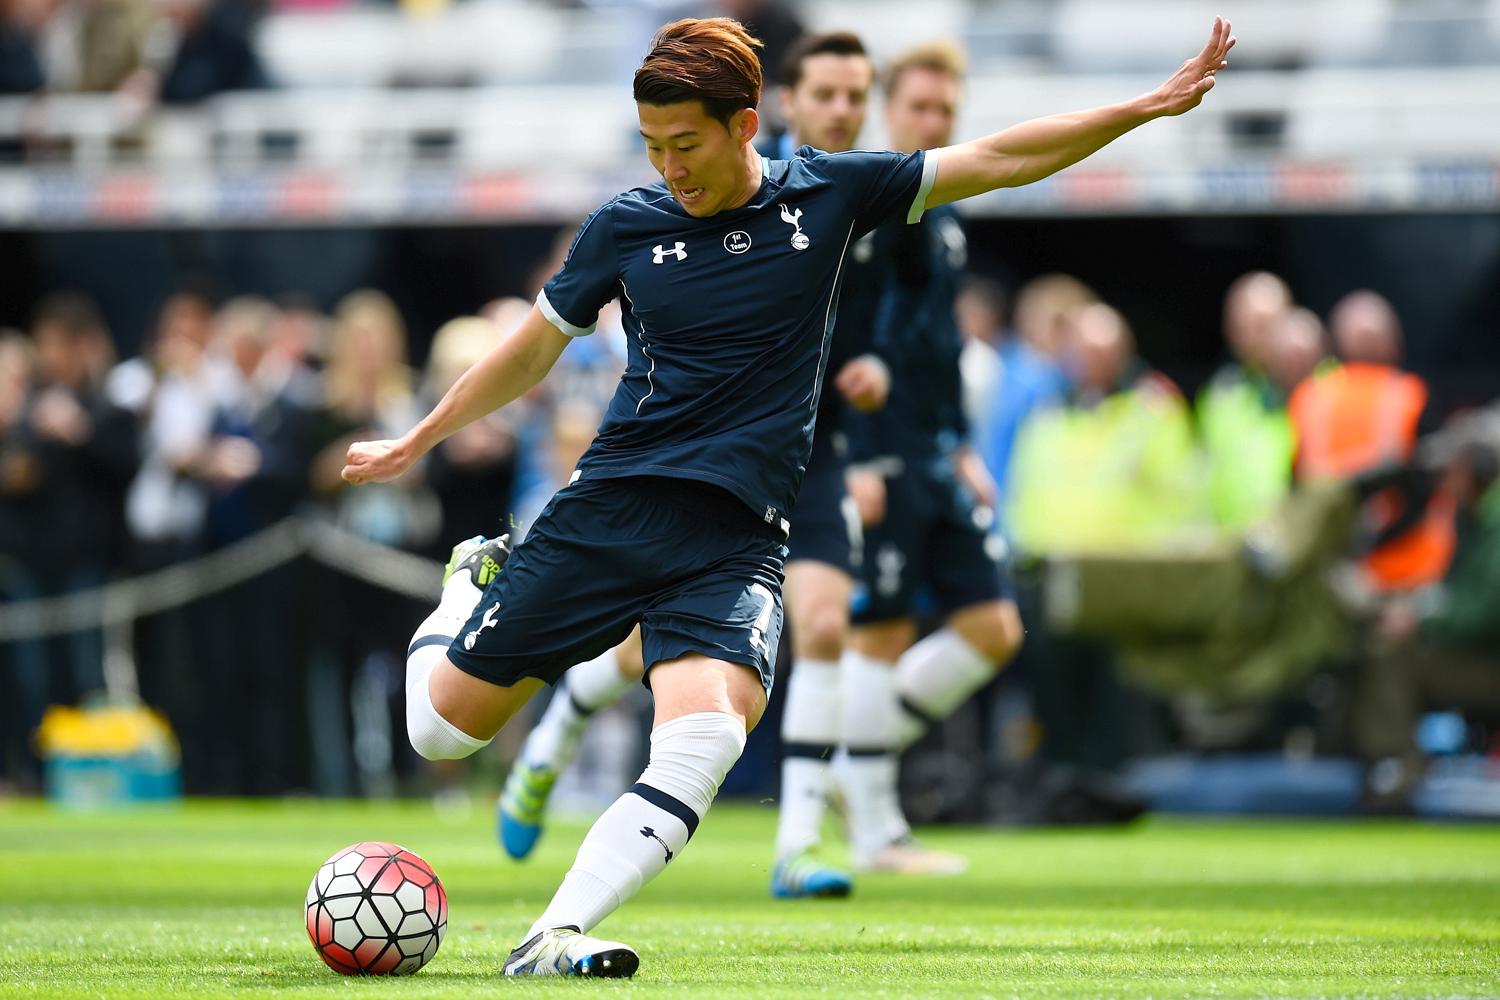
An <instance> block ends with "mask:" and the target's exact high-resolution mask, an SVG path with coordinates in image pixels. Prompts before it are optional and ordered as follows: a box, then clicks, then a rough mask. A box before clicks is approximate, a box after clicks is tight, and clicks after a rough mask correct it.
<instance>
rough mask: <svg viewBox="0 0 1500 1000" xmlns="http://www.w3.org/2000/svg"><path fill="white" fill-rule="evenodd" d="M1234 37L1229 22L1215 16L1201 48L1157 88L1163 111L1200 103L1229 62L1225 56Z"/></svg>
mask: <svg viewBox="0 0 1500 1000" xmlns="http://www.w3.org/2000/svg"><path fill="white" fill-rule="evenodd" d="M1235 41H1236V39H1235V37H1234V36H1233V35H1231V34H1230V33H1229V22H1228V21H1226V20H1224V19H1223V18H1222V17H1216V18H1214V30H1213V33H1212V34H1210V35H1209V37H1208V44H1207V45H1205V46H1204V47H1203V51H1202V52H1200V53H1198V54H1197V55H1196V56H1194V57H1193V58H1191V59H1189V60H1188V61H1187V62H1185V63H1183V64H1182V68H1181V69H1179V70H1178V71H1177V72H1176V73H1173V74H1172V76H1171V78H1170V79H1168V80H1167V82H1166V83H1164V84H1162V85H1161V86H1160V87H1158V88H1157V89H1156V95H1155V96H1156V98H1157V103H1158V107H1159V108H1160V110H1161V113H1162V114H1164V115H1180V114H1182V113H1183V112H1186V111H1191V110H1192V109H1193V108H1196V107H1197V106H1198V105H1199V104H1201V103H1203V95H1204V94H1206V93H1208V92H1209V91H1210V90H1212V89H1213V86H1214V74H1215V73H1217V72H1219V70H1221V69H1223V68H1224V67H1226V66H1228V65H1229V63H1228V61H1227V60H1225V58H1224V57H1225V56H1226V55H1228V54H1229V50H1230V49H1232V48H1234V43H1235Z"/></svg>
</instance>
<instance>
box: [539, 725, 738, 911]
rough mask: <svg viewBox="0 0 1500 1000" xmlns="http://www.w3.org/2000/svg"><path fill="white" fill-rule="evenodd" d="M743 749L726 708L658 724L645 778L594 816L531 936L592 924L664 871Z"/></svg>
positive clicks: (685, 841) (705, 811) (694, 827)
mask: <svg viewBox="0 0 1500 1000" xmlns="http://www.w3.org/2000/svg"><path fill="white" fill-rule="evenodd" d="M744 749H745V726H744V724H743V723H741V722H740V721H739V719H737V718H735V717H734V716H732V715H729V714H728V713H726V712H694V713H693V714H691V715H684V716H681V717H679V718H676V719H673V720H672V721H670V722H664V723H662V724H661V725H659V726H657V727H656V729H655V731H653V732H652V734H651V760H650V762H649V763H648V764H647V765H646V770H645V771H643V772H641V780H640V781H639V782H637V783H636V784H635V785H634V786H632V787H631V789H630V790H629V791H627V792H626V793H625V794H624V795H622V796H620V798H619V799H618V800H616V802H615V804H614V805H612V806H610V807H609V809H607V810H606V811H605V813H604V815H603V816H600V817H599V819H598V821H597V822H595V823H594V826H593V828H592V829H591V830H589V832H588V836H587V837H585V838H584V840H583V845H582V846H581V847H579V848H578V857H577V858H576V859H575V860H574V862H573V867H572V868H571V869H570V870H569V871H568V874H567V875H566V876H565V877H564V878H563V882H562V885H561V886H559V887H558V890H557V895H555V896H553V897H552V902H551V903H550V904H548V906H547V910H546V912H544V913H543V914H542V915H541V917H539V918H538V919H537V922H536V923H534V924H532V926H531V929H530V930H529V931H527V932H526V938H530V937H531V936H532V935H533V934H536V933H537V932H538V931H543V930H547V929H548V928H552V927H569V926H572V927H577V928H578V929H579V930H582V931H587V930H589V929H590V928H592V927H593V926H594V925H595V924H597V923H598V922H599V921H601V920H603V919H604V918H605V917H606V916H608V915H609V914H610V913H611V912H613V911H614V909H615V908H616V907H618V906H619V905H620V904H621V903H623V902H624V901H625V900H627V899H629V898H630V897H631V896H633V895H635V893H636V891H637V890H639V889H640V888H641V886H643V885H645V884H646V883H647V882H649V881H651V879H653V878H655V877H656V876H657V875H658V874H660V873H661V870H662V869H663V868H665V867H666V866H667V863H668V862H669V861H671V860H672V859H673V858H675V857H677V855H678V854H679V853H681V851H682V849H683V847H684V846H686V844H687V842H688V839H689V838H690V837H692V835H693V831H695V830H697V829H698V821H699V820H701V819H702V818H703V816H704V814H705V813H707V812H708V807H709V806H710V805H711V804H712V803H713V800H714V796H715V795H716V794H718V791H719V785H720V784H721V783H722V782H723V781H724V775H726V774H728V773H729V769H730V768H731V767H733V766H734V762H735V761H737V760H739V757H740V754H741V753H742V752H743V751H744ZM523 940H524V939H523Z"/></svg>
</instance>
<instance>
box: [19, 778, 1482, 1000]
mask: <svg viewBox="0 0 1500 1000" xmlns="http://www.w3.org/2000/svg"><path fill="white" fill-rule="evenodd" d="M773 825H774V815H773V813H772V812H771V810H769V809H767V808H763V807H761V808H758V807H752V806H735V805H726V806H724V807H722V808H720V809H717V810H715V812H714V813H713V814H712V815H711V816H710V817H709V818H708V820H707V821H705V823H704V824H703V827H702V829H700V830H699V832H698V835H697V836H696V837H695V838H694V842H693V844H692V845H691V846H690V847H689V848H688V850H687V851H685V852H684V854H683V856H682V858H681V860H680V861H675V862H673V864H672V866H671V867H670V868H669V869H668V871H667V872H666V873H665V874H664V875H663V876H662V877H661V878H660V879H658V880H657V881H656V883H654V884H653V885H651V886H650V887H649V888H647V889H646V890H645V892H644V893H642V895H641V896H640V897H638V898H637V899H636V900H635V901H633V902H632V903H630V904H629V906H627V907H626V909H625V910H624V911H622V912H621V913H618V914H616V915H615V916H613V917H611V918H610V919H609V920H608V921H606V922H605V923H604V924H603V925H602V926H601V928H600V933H601V934H604V935H606V936H614V937H617V938H620V939H622V940H624V941H626V942H628V943H630V944H632V945H634V946H635V947H636V948H637V949H638V950H639V951H640V953H641V968H640V972H639V973H638V974H637V976H636V978H635V979H634V980H633V981H629V982H624V981H611V982H605V981H599V982H588V983H580V982H559V981H556V980H551V981H540V980H529V981H521V982H512V981H507V980H505V979H503V978H502V977H501V976H499V975H498V972H499V968H500V964H501V961H502V960H503V958H504V957H505V955H506V954H507V952H508V951H509V950H510V948H511V947H512V946H513V945H514V944H515V943H516V942H517V939H518V937H519V935H520V934H521V932H522V931H523V930H524V929H525V928H526V926H527V924H528V923H529V921H530V920H531V919H532V917H533V916H534V915H535V914H536V913H537V912H539V910H540V909H541V907H542V906H543V905H544V904H545V902H546V900H547V898H548V897H549V895H550V893H551V891H552V889H553V887H554V886H555V884H556V882H557V880H558V878H559V876H560V875H561V874H562V872H563V871H564V870H565V869H566V867H567V865H568V863H569V861H570V860H571V858H572V853H573V850H574V849H575V847H576V846H577V843H578V840H579V838H580V837H581V835H582V830H583V828H582V827H581V826H580V825H578V824H576V823H559V824H557V825H556V826H555V828H553V829H551V830H549V831H548V833H547V836H546V837H545V838H544V840H543V842H542V845H541V847H540V848H539V850H538V853H537V856H536V857H535V858H534V859H533V860H532V861H530V862H529V863H527V864H524V865H516V864H513V863H511V862H510V861H508V860H507V859H505V858H504V857H503V856H502V855H501V854H500V852H499V849H498V848H497V847H496V845H495V842H494V840H493V834H492V832H491V828H490V818H489V816H488V815H479V814H476V815H474V816H473V817H472V818H469V819H465V820H462V821H449V822H443V821H441V820H439V819H438V818H437V817H436V816H435V815H434V813H433V811H432V809H431V808H430V807H429V806H428V805H426V804H425V803H402V804H377V805H363V804H352V805H351V804H332V803H319V802H307V801H299V802H286V803H283V802H267V803H238V802H223V803H217V802H209V803H191V804H188V805H186V806H183V807H180V808H168V809H160V810H144V811H136V812H128V813H114V814H103V815H69V814H64V813H59V812H56V811H53V810H50V809H49V808H47V807H46V806H44V805H42V804H40V803H30V802H22V803H17V802H0V996H4V997H31V996H68V997H101V996H102V997H178V996H183V997H186V996H246V997H248V996H279V997H333V996H339V997H351V996H357V997H377V996H378V997H466V998H468V997H475V996H490V995H494V996H504V995H514V996H526V997H542V996H549V997H550V996H569V997H575V998H576V997H578V996H580V995H582V993H585V992H587V993H591V994H592V993H594V992H598V993H600V994H607V995H610V996H615V995H635V996H649V997H694V998H715V997H757V998H759V997H813V996H829V997H842V996H870V997H909V996H910V997H917V996H932V997H959V996H972V997H981V996H989V997H1097V996H1120V997H1188V996H1212V997H1252V996H1254V997H1261V996H1267V997H1270V996H1275V997H1396V996H1401V997H1459V996H1462V997H1477V996H1500V828H1497V827H1494V826H1458V825H1454V826H1437V825H1423V824H1418V823H1399V822H1392V823H1381V824H1369V823H1362V824H1356V823H1348V824H1345V823H1290V822H1285V823H1284V822H1202V823H1199V822H1186V821H1180V820H1153V821H1150V822H1147V823H1144V824H1142V825H1140V826H1137V827H1135V828H1132V829H1129V830H1124V831H1076V830H1075V831H1050V830H1049V831H1043V830H1031V831H1023V832H1017V831H1004V830H960V831H948V830H944V831H933V832H931V833H930V834H928V837H927V839H928V840H929V841H930V842H931V843H932V844H934V845H936V846H941V847H943V848H947V849H951V850H956V851H961V852H963V853H965V854H967V855H968V856H969V857H970V858H971V859H972V862H973V871H972V873H971V874H970V875H968V876H966V877H963V878H957V879H896V878H892V877H866V878H864V879H863V880H862V881H861V882H860V883H859V885H858V887H857V889H856V893H855V896H854V897H853V898H852V899H850V900H847V901H812V902H781V901H774V900H772V899H771V898H770V897H769V896H768V894H767V892H766V878H767V872H766V865H767V854H768V844H769V841H770V837H771V833H772V829H773ZM363 839H384V840H393V841H396V842H398V843H401V844H403V845H405V846H407V847H409V848H411V849H412V850H415V851H416V852H417V853H419V854H421V855H422V856H423V857H425V858H426V859H427V860H428V861H430V862H431V863H432V864H433V866H434V867H435V868H436V869H437V871H438V874H439V876H440V877H441V878H442V879H443V882H444V884H445V885H446V886H447V889H448V894H449V903H450V907H451V923H450V926H449V930H448V937H447V939H446V941H445V942H444V944H443V948H442V950H441V951H440V952H439V953H438V956H437V958H436V959H435V960H434V961H433V962H432V964H431V965H429V966H428V967H427V968H426V969H424V970H422V972H421V973H419V974H418V975H416V976H414V977H410V978H406V979H369V980H348V979H345V978H344V977H341V976H338V975H335V974H334V973H332V972H330V971H329V970H327V969H326V968H325V967H324V966H323V965H322V963H321V962H319V961H318V959H317V957H316V956H315V955H314V953H313V951H312V948H311V946H310V945H309V944H308V941H307V938H306V934H305V932H304V930H303V926H302V904H303V895H304V893H305V892H306V889H307V883H308V881H309V880H310V879H311V877H312V874H313V871H314V870H315V869H316V867H317V865H318V864H319V862H321V861H322V860H323V859H324V858H325V857H326V856H327V855H329V854H331V853H333V851H335V850H336V849H338V848H340V847H343V846H344V845H345V844H348V843H350V842H353V841H357V840H363Z"/></svg>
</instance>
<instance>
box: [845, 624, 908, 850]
mask: <svg viewBox="0 0 1500 1000" xmlns="http://www.w3.org/2000/svg"><path fill="white" fill-rule="evenodd" d="M840 674H841V681H842V687H843V697H842V707H843V713H844V716H843V732H844V740H843V747H842V748H841V749H840V752H839V756H838V759H837V762H836V764H835V775H836V777H837V780H838V783H839V788H840V789H841V790H842V791H843V793H844V805H845V807H846V808H847V809H848V816H849V841H850V846H851V847H852V848H853V850H854V855H855V857H856V859H858V860H861V861H863V860H866V859H868V858H869V857H870V856H871V855H872V854H874V853H875V852H876V851H878V850H880V849H881V848H882V847H885V846H886V845H888V844H890V843H892V842H893V841H896V840H900V839H901V838H903V837H905V836H907V835H908V834H910V833H911V828H910V827H909V826H908V825H907V823H906V817H905V816H904V815H902V812H901V800H900V795H899V793H898V790H897V787H896V779H897V773H898V761H897V751H896V748H897V739H898V737H899V733H900V726H901V710H900V707H899V706H898V705H897V702H896V665H895V664H894V663H891V662H890V661H888V660H877V659H875V658H873V657H870V656H866V655H864V654H863V653H859V652H856V651H854V650H852V649H851V650H846V651H845V653H844V658H843V661H842V663H841V664H840Z"/></svg>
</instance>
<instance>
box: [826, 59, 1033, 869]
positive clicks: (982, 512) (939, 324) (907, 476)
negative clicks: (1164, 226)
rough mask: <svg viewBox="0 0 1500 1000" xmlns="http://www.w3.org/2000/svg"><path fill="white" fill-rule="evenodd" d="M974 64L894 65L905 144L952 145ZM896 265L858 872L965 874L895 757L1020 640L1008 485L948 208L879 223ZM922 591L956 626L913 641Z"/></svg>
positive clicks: (841, 771)
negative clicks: (992, 436)
mask: <svg viewBox="0 0 1500 1000" xmlns="http://www.w3.org/2000/svg"><path fill="white" fill-rule="evenodd" d="M963 72H964V70H963V57H962V54H961V53H960V52H959V51H958V49H957V48H956V47H955V46H953V45H951V44H948V43H942V42H933V43H928V44H926V45H922V46H918V47H917V48H914V49H911V50H909V51H908V52H906V53H905V54H903V55H901V56H899V57H897V59H896V60H895V61H894V62H893V63H892V65H891V66H890V67H889V69H888V70H887V74H886V104H885V114H886V124H887V127H888V128H889V131H890V138H891V143H892V145H894V146H895V147H896V148H897V149H899V150H902V151H905V152H913V151H915V150H921V149H926V150H935V149H938V148H940V147H943V146H946V145H947V144H948V140H949V136H950V133H951V131H952V129H953V122H954V119H955V118H956V116H957V114H958V102H959V96H960V90H961V86H962V80H963ZM876 237H877V239H878V240H879V241H881V242H882V243H888V244H890V249H889V250H888V253H889V257H890V262H891V263H890V268H889V271H888V279H887V284H886V287H885V290H884V294H883V298H882V301H881V304H880V315H879V320H878V331H877V333H876V340H877V343H879V344H880V345H881V346H882V348H883V350H885V352H886V353H887V355H888V356H889V357H891V358H892V360H893V363H894V364H895V365H896V366H897V368H898V369H899V370H900V371H901V373H902V377H901V380H900V381H899V382H898V383H897V385H896V386H895V387H894V388H893V390H892V392H891V398H890V403H889V406H888V408H887V409H886V410H884V411H882V412H880V413H877V414H872V415H870V416H868V417H865V418H863V420H862V423H863V424H864V425H865V426H863V427H861V428H860V432H859V433H858V434H857V435H856V449H857V455H856V458H857V459H858V460H859V461H860V463H861V468H860V471H858V472H857V473H856V475H859V476H867V477H871V478H872V479H873V480H874V482H873V484H872V487H871V488H872V489H873V491H874V492H875V494H876V495H880V494H881V493H882V492H883V495H884V504H883V508H884V509H883V515H884V516H883V517H882V518H881V519H880V520H879V522H878V523H876V524H872V525H871V526H870V528H869V529H868V533H867V535H866V539H865V544H866V549H865V558H864V563H863V573H862V580H861V587H860V592H859V595H858V598H857V602H856V608H855V629H854V638H853V642H852V645H853V649H852V650H851V652H850V653H849V655H847V656H846V657H845V658H844V679H843V691H844V698H843V705H844V710H845V719H846V722H845V726H844V734H843V735H844V748H843V750H842V751H841V753H840V756H839V760H838V768H837V769H838V781H839V786H840V788H841V789H842V791H843V793H844V798H845V804H846V806H847V809H848V821H849V831H850V839H851V846H852V848H853V854H854V862H855V867H856V868H858V869H861V870H870V871H895V872H909V873H931V874H956V873H958V872H960V871H962V870H963V867H964V862H963V860H962V859H961V858H958V857H957V856H955V855H951V854H945V853H942V852H939V851H932V850H928V849H926V848H924V847H922V846H921V845H920V844H917V843H916V842H915V841H913V839H912V837H911V828H910V827H909V826H908V825H907V822H906V819H905V817H904V816H903V815H902V812H901V808H900V802H899V799H898V796H897V790H896V774H897V755H898V753H899V751H900V750H901V749H903V748H904V747H906V746H907V745H909V744H910V743H911V742H913V741H914V740H915V739H916V738H917V737H918V736H920V735H921V734H922V732H923V731H924V730H925V729H926V727H927V726H928V725H930V724H931V723H932V722H933V721H936V720H938V719H941V718H944V717H946V716H947V715H948V714H950V713H951V712H952V711H953V710H954V709H956V708H958V706H959V705H961V704H963V702H964V701H966V700H967V699H968V697H969V696H970V695H972V694H973V693H974V692H975V691H977V690H978V689H979V688H980V687H981V686H983V685H984V684H985V683H986V682H987V681H988V680H989V679H990V678H991V677H992V676H993V675H994V673H995V671H997V670H998V669H999V668H1000V667H1001V666H1002V665H1003V664H1004V663H1005V662H1006V661H1007V660H1009V659H1010V657H1011V655H1012V654H1013V653H1014V652H1015V650H1016V649H1017V648H1018V647H1019V646H1020V643H1021V618H1020V613H1019V612H1018V611H1017V609H1016V604H1015V601H1014V599H1013V598H1012V597H1010V596H1009V581H1008V574H1007V571H1006V567H1005V564H1004V546H1003V543H1002V542H1001V539H1000V538H999V536H998V535H997V534H995V532H994V526H995V515H994V511H993V503H994V495H995V485H994V482H993V480H991V479H990V477H989V473H988V472H987V471H986V470H985V468H984V466H983V463H982V462H981V461H980V459H979V457H978V454H977V453H976V452H975V450H974V449H973V448H972V447H971V446H970V445H969V443H968V440H967V438H968V427H967V421H966V419H965V417H964V412H963V385H962V376H961V371H960V366H959V356H960V354H961V352H962V350H963V341H962V337H961V336H960V334H959V330H958V323H957V319H956V316H955V313H954V303H955V300H956V299H957V297H958V292H959V288H960V285H961V283H962V280H963V275H964V270H965V268H966V266H967V243H966V241H965V238H964V232H963V227H962V226H961V225H960V224H959V221H958V216H957V213H956V212H955V211H954V210H953V208H952V207H951V206H947V205H944V206H940V207H934V208H932V209H930V210H929V211H928V212H926V213H925V214H924V215H923V217H922V219H921V220H920V221H919V222H917V223H916V224H914V225H909V226H891V225H889V224H888V225H886V226H882V227H881V229H880V230H879V231H878V232H877V234H876ZM919 595H923V596H926V597H929V598H930V599H932V600H933V601H934V602H935V604H936V610H937V611H938V612H940V613H941V614H942V616H943V619H944V622H943V627H942V628H940V629H939V630H938V631H937V632H935V633H933V634H932V635H930V636H928V637H926V638H925V639H923V640H922V641H921V642H916V641H915V640H916V637H917V622H916V612H917V610H918V599H919Z"/></svg>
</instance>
